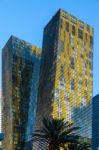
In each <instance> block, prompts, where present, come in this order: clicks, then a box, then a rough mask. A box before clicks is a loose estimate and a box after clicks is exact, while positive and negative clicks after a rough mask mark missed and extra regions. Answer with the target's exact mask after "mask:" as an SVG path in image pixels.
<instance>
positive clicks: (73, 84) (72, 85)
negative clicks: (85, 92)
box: [71, 79, 75, 90]
mask: <svg viewBox="0 0 99 150" xmlns="http://www.w3.org/2000/svg"><path fill="white" fill-rule="evenodd" d="M74 89H75V83H74V79H73V80H72V81H71V90H74Z"/></svg>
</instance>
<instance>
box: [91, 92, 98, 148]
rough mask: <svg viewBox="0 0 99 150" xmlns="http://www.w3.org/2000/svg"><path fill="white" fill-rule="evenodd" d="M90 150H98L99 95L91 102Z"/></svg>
mask: <svg viewBox="0 0 99 150" xmlns="http://www.w3.org/2000/svg"><path fill="white" fill-rule="evenodd" d="M92 150H99V94H98V95H96V96H95V97H94V98H93V100H92Z"/></svg>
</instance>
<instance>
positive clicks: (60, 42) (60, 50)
mask: <svg viewBox="0 0 99 150" xmlns="http://www.w3.org/2000/svg"><path fill="white" fill-rule="evenodd" d="M92 89H93V28H92V27H91V26H89V25H88V24H86V23H85V22H82V21H81V20H79V19H77V18H76V17H74V16H72V15H71V14H69V13H67V12H65V11H63V10H59V11H58V12H57V13H56V15H55V16H54V17H53V18H52V20H51V21H50V22H49V23H48V24H47V26H46V27H45V29H44V38H43V50H42V60H41V72H40V85H39V96H38V113H37V127H40V122H41V119H42V117H43V116H49V117H54V118H64V119H65V120H66V121H69V122H73V123H74V126H79V127H81V129H80V130H79V134H80V135H81V136H83V137H86V138H89V139H90V138H91V132H92V131H91V130H92V125H91V124H92V117H91V99H92Z"/></svg>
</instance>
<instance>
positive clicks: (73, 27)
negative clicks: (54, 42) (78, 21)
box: [72, 26, 75, 35]
mask: <svg viewBox="0 0 99 150" xmlns="http://www.w3.org/2000/svg"><path fill="white" fill-rule="evenodd" d="M72 34H73V35H75V26H72Z"/></svg>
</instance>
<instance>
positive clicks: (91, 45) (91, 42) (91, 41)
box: [90, 36, 93, 48]
mask: <svg viewBox="0 0 99 150" xmlns="http://www.w3.org/2000/svg"><path fill="white" fill-rule="evenodd" d="M90 47H91V48H92V47H93V37H92V36H90Z"/></svg>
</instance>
